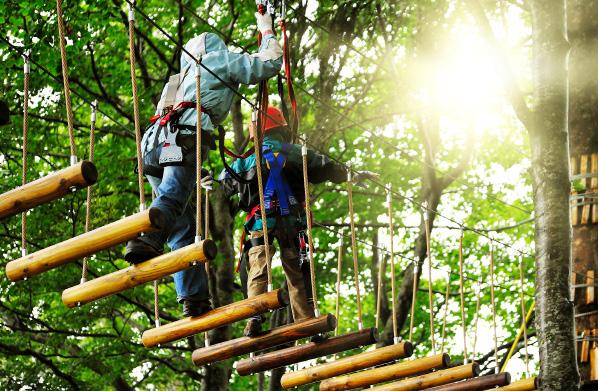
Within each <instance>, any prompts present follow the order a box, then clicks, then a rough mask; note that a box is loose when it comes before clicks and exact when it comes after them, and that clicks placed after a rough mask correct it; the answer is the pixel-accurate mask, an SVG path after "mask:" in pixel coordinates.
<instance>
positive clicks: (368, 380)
mask: <svg viewBox="0 0 598 391" xmlns="http://www.w3.org/2000/svg"><path fill="white" fill-rule="evenodd" d="M449 363H450V358H449V356H448V354H446V353H445V354H437V355H434V356H430V357H423V358H418V359H417V360H412V361H404V362H400V363H396V364H392V365H386V366H383V367H380V368H374V369H368V370H366V371H361V372H356V373H352V374H350V375H344V376H338V377H335V378H332V379H328V380H324V381H323V382H321V383H320V391H340V390H350V389H353V388H361V387H367V386H370V385H372V384H378V383H383V382H387V381H393V380H397V379H402V378H404V377H408V376H413V375H419V374H422V373H426V372H429V371H431V370H433V369H444V368H446V367H448V365H449Z"/></svg>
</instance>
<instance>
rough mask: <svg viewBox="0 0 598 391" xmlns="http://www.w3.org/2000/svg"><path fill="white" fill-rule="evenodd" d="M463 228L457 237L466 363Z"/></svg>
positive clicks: (464, 360)
mask: <svg viewBox="0 0 598 391" xmlns="http://www.w3.org/2000/svg"><path fill="white" fill-rule="evenodd" d="M463 235H464V233H463V229H461V237H460V238H459V296H460V298H461V328H462V329H463V362H464V363H465V364H467V362H468V360H467V328H466V325H465V292H464V283H463V273H464V270H463V269H464V267H463Z"/></svg>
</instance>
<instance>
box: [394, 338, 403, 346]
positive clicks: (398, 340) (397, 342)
mask: <svg viewBox="0 0 598 391" xmlns="http://www.w3.org/2000/svg"><path fill="white" fill-rule="evenodd" d="M393 341H394V343H395V345H398V344H399V342H401V338H399V337H394V339H393Z"/></svg>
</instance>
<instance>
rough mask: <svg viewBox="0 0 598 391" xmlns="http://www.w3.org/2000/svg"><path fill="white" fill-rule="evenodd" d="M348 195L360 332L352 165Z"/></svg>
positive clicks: (360, 311) (360, 314) (359, 297)
mask: <svg viewBox="0 0 598 391" xmlns="http://www.w3.org/2000/svg"><path fill="white" fill-rule="evenodd" d="M347 195H348V196H349V219H350V222H351V251H352V252H353V272H354V274H355V293H356V295H357V322H358V323H357V325H358V328H359V330H362V329H363V317H362V310H361V294H360V292H359V262H358V260H357V237H356V236H355V216H354V212H353V173H352V171H351V163H349V164H348V168H347Z"/></svg>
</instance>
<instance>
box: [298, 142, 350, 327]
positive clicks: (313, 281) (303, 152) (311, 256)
mask: <svg viewBox="0 0 598 391" xmlns="http://www.w3.org/2000/svg"><path fill="white" fill-rule="evenodd" d="M301 156H302V160H303V188H304V189H305V214H306V216H307V241H308V242H309V276H310V278H311V292H312V293H311V294H312V297H313V301H314V314H315V316H320V308H319V306H318V295H317V290H316V288H317V286H316V263H315V261H314V238H313V233H312V224H313V221H312V214H311V199H310V198H311V196H310V193H309V179H308V173H307V146H306V145H305V142H304V143H303V146H302V147H301ZM339 273H340V271H339Z"/></svg>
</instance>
